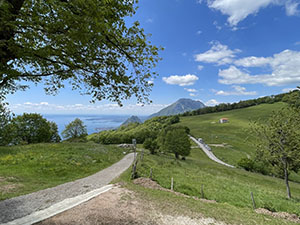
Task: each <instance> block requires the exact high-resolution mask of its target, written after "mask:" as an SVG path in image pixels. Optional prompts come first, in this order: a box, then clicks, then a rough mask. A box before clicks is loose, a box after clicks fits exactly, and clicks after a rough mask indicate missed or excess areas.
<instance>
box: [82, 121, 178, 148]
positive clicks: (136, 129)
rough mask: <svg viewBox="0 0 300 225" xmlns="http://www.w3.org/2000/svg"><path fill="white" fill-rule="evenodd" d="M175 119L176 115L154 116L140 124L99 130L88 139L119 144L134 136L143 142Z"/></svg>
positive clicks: (139, 141) (128, 141) (130, 139)
mask: <svg viewBox="0 0 300 225" xmlns="http://www.w3.org/2000/svg"><path fill="white" fill-rule="evenodd" d="M176 121H178V119H177V116H160V117H154V118H151V119H149V120H146V121H145V122H144V123H142V124H139V123H130V124H128V125H127V126H121V127H119V128H118V129H116V130H106V131H101V132H99V133H98V134H93V135H91V136H90V137H88V139H89V140H92V141H94V142H96V143H101V144H121V143H131V142H132V139H133V138H134V139H136V141H137V143H138V144H143V143H144V141H145V139H146V138H152V139H155V138H157V135H158V133H159V132H160V131H161V130H162V129H164V128H166V127H168V126H170V125H172V124H174V123H176Z"/></svg>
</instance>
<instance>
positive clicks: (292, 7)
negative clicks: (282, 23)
mask: <svg viewBox="0 0 300 225" xmlns="http://www.w3.org/2000/svg"><path fill="white" fill-rule="evenodd" d="M299 4H300V3H299V2H296V1H292V0H289V1H287V2H286V3H285V11H286V14H287V15H288V16H294V15H298V14H299V10H298V5H299Z"/></svg>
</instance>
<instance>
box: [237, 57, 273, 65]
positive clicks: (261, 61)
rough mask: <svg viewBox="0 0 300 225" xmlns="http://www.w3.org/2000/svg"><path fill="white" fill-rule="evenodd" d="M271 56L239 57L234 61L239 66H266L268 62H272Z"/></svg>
mask: <svg viewBox="0 0 300 225" xmlns="http://www.w3.org/2000/svg"><path fill="white" fill-rule="evenodd" d="M270 61H271V58H270V57H267V58H265V57H255V56H251V57H246V58H242V59H238V60H236V61H235V62H234V64H235V65H237V66H243V67H260V66H266V65H268V63H270Z"/></svg>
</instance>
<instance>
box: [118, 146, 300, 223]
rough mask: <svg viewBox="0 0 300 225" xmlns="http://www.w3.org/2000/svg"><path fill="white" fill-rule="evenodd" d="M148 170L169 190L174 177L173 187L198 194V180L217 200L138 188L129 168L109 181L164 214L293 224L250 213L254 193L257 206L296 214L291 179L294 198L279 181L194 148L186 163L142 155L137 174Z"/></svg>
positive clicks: (296, 190) (297, 198) (298, 205)
mask: <svg viewBox="0 0 300 225" xmlns="http://www.w3.org/2000/svg"><path fill="white" fill-rule="evenodd" d="M150 168H152V169H153V179H154V180H155V181H157V182H158V183H159V184H160V185H161V186H163V187H165V188H170V183H171V177H173V178H174V189H175V191H178V192H181V193H185V194H187V195H190V196H197V197H200V195H201V194H200V192H201V191H200V190H201V185H202V184H203V185H204V196H205V198H207V199H211V200H216V201H217V204H212V203H205V202H202V201H196V200H194V199H188V198H184V197H181V196H177V195H175V194H173V193H169V192H165V191H159V190H152V189H148V188H143V187H141V186H138V185H135V184H133V183H132V182H131V180H130V172H131V171H130V169H128V170H127V171H126V172H125V173H124V174H122V175H121V176H120V177H119V178H118V179H116V180H115V181H114V182H122V183H123V185H124V186H125V187H126V188H128V189H130V190H133V191H135V192H136V193H137V194H138V195H139V196H140V197H141V198H142V199H146V200H148V201H150V202H152V203H153V204H156V205H157V206H159V208H160V209H161V211H162V212H163V213H170V214H173V215H174V214H175V215H188V216H195V215H199V214H200V215H203V216H204V217H212V218H215V219H216V220H219V221H223V222H226V223H228V224H278V225H280V224H295V223H292V222H289V221H287V220H282V219H275V218H272V217H270V216H266V215H260V214H257V213H255V212H254V211H253V210H252V203H251V197H250V192H251V191H253V193H254V198H255V200H256V204H257V207H262V208H268V209H269V210H272V211H286V212H289V213H295V214H297V215H298V216H299V215H300V185H299V184H297V183H291V188H292V195H293V200H288V199H287V198H286V193H285V186H284V182H283V180H281V179H277V178H273V177H268V176H263V175H260V174H255V173H250V172H246V171H243V170H240V169H231V168H227V167H224V166H221V165H218V164H216V163H214V162H212V161H210V160H209V159H208V158H207V156H206V155H204V154H203V153H202V151H201V150H200V149H197V148H193V149H192V151H191V155H190V156H189V157H187V159H186V160H185V161H182V160H175V159H174V156H171V155H150V154H145V155H144V159H143V162H140V163H139V166H138V174H139V176H142V177H148V176H149V171H150Z"/></svg>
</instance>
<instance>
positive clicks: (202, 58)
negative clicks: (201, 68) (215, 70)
mask: <svg viewBox="0 0 300 225" xmlns="http://www.w3.org/2000/svg"><path fill="white" fill-rule="evenodd" d="M211 44H212V47H211V49H210V50H208V51H206V52H204V53H200V54H197V55H195V61H196V62H206V63H217V64H218V65H222V64H229V63H232V62H233V60H234V58H235V54H236V53H239V52H241V51H240V50H239V49H235V50H230V49H229V48H228V46H227V45H222V44H220V43H219V42H212V43H211Z"/></svg>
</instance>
